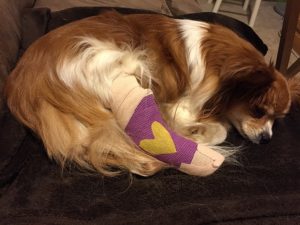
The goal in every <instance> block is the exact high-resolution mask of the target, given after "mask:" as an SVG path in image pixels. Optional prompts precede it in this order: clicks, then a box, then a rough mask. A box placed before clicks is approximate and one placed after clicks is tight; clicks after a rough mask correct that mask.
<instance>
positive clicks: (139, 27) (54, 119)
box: [6, 12, 300, 176]
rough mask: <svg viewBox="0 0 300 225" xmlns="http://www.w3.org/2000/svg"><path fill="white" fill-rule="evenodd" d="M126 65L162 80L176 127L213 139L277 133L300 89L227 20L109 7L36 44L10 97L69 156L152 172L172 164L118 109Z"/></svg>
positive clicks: (50, 144)
mask: <svg viewBox="0 0 300 225" xmlns="http://www.w3.org/2000/svg"><path fill="white" fill-rule="evenodd" d="M122 74H133V75H135V76H136V78H137V79H138V80H139V83H140V85H141V86H143V87H145V88H151V89H152V91H153V93H154V95H155V97H156V100H157V101H158V104H159V106H160V110H161V113H162V115H163V117H164V119H165V120H166V122H167V123H168V124H169V126H170V127H172V129H174V130H175V131H176V132H178V133H179V134H181V135H183V136H185V137H187V138H189V139H192V140H194V141H196V142H197V143H203V144H207V145H210V146H213V145H217V144H220V143H222V142H223V141H224V140H225V138H226V136H227V131H228V129H229V128H230V127H231V125H233V126H234V127H235V128H236V129H237V130H238V131H239V132H240V133H241V135H243V136H244V137H245V138H248V139H250V140H251V141H252V142H255V143H265V142H267V141H268V140H270V138H271V137H272V125H273V122H274V120H275V119H276V118H279V117H284V116H285V115H286V114H287V113H288V112H289V108H290V105H291V93H293V94H294V95H299V93H300V92H299V89H300V88H299V85H296V84H295V82H294V83H293V82H291V83H292V84H291V85H290V87H293V91H290V88H289V85H288V82H287V80H286V79H285V78H284V77H283V75H282V74H280V73H279V72H278V71H277V70H276V69H274V67H273V66H272V65H269V64H267V63H266V62H265V60H264V57H263V55H262V54H261V53H260V52H258V51H257V50H256V49H255V48H254V47H253V46H252V45H251V44H250V43H248V42H247V41H245V40H244V39H242V38H240V37H239V36H238V35H237V34H236V33H234V32H233V31H231V30H229V29H227V28H225V27H223V26H219V25H213V24H208V23H204V22H198V21H192V20H184V19H173V18H168V17H165V16H162V15H147V14H145V15H143V14H140V15H121V14H118V13H115V12H108V13H104V14H102V15H99V16H94V17H90V18H86V19H83V20H80V21H76V22H73V23H70V24H67V25H65V26H63V27H60V28H58V29H56V30H54V31H52V32H50V33H48V34H46V35H45V36H43V37H42V38H40V39H39V40H37V41H36V42H35V43H34V44H33V45H32V46H30V47H29V49H28V50H27V51H26V52H25V54H24V55H23V57H22V58H21V59H20V61H19V63H18V65H17V66H16V68H15V69H14V70H13V72H12V74H11V75H10V76H9V78H8V81H7V85H6V95H7V101H8V106H9V108H10V110H11V112H12V113H13V114H14V115H15V116H16V117H17V118H18V119H19V120H20V121H21V122H22V123H24V124H25V125H26V126H28V127H29V128H31V129H32V130H33V131H34V132H36V133H37V134H38V135H39V136H40V137H41V139H42V140H43V142H44V144H45V147H46V149H47V152H48V154H49V156H50V157H51V158H54V159H55V160H57V161H59V162H61V163H62V164H63V163H64V162H65V161H73V162H75V163H77V164H79V165H80V166H83V167H85V168H90V169H95V170H97V171H99V172H101V173H103V174H105V175H115V174H116V173H117V172H116V171H111V170H110V168H111V167H118V168H122V169H126V170H129V171H131V172H133V173H136V174H141V175H144V176H147V175H151V174H153V173H155V172H156V171H158V170H160V169H162V168H164V167H165V166H166V165H165V164H163V163H162V162H160V161H158V160H157V159H154V158H152V157H151V156H148V155H146V154H144V153H143V152H141V151H138V150H137V149H136V147H135V146H134V145H133V144H132V141H131V140H130V139H129V137H128V136H127V135H126V134H125V133H124V131H123V130H122V129H121V128H120V127H119V126H118V123H117V122H116V120H115V118H114V115H113V113H112V112H111V109H110V101H111V84H112V81H113V80H114V79H115V78H116V77H118V76H121V75H122Z"/></svg>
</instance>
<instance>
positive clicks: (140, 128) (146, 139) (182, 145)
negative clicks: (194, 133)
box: [125, 95, 197, 167]
mask: <svg viewBox="0 0 300 225" xmlns="http://www.w3.org/2000/svg"><path fill="white" fill-rule="evenodd" d="M125 132H126V133H127V134H128V135H129V136H130V137H131V138H132V140H133V141H134V142H135V144H136V145H137V146H139V148H140V149H142V150H143V151H145V152H147V153H148V154H150V155H152V156H153V157H155V158H157V159H159V160H160V161H163V162H165V163H168V164H170V165H172V166H176V167H179V166H180V164H181V163H186V164H190V163H191V161H192V159H193V157H194V154H195V152H196V150H197V144H196V143H195V142H193V141H190V140H188V139H186V138H184V137H181V136H179V135H177V134H176V133H174V132H173V131H171V130H170V129H169V128H168V126H167V125H166V123H165V122H164V121H163V119H162V117H161V115H160V112H159V109H158V106H157V104H156V103H155V100H154V96H153V95H148V96H146V97H144V98H143V99H142V101H141V102H140V103H139V105H138V106H137V108H136V109H135V112H134V113H133V115H132V117H131V118H130V120H129V122H128V124H127V126H126V128H125ZM149 148H151V149H152V150H153V151H155V154H154V153H153V151H149ZM153 148H155V149H153ZM159 148H161V149H159ZM173 150H174V151H173Z"/></svg>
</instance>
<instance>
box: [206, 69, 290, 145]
mask: <svg viewBox="0 0 300 225" xmlns="http://www.w3.org/2000/svg"><path fill="white" fill-rule="evenodd" d="M210 101H211V102H210ZM210 101H209V102H208V104H210V105H215V106H214V107H212V108H213V110H216V112H217V114H219V115H225V119H227V120H228V121H229V122H230V123H231V124H232V125H233V126H234V127H235V128H236V129H237V130H238V131H239V133H240V134H241V135H242V136H244V137H245V138H247V139H249V140H251V141H252V142H254V143H257V144H263V143H267V142H269V141H270V139H271V137H272V134H273V132H272V127H273V123H274V121H275V120H276V119H277V118H282V117H284V116H285V115H286V114H287V113H288V111H289V108H290V105H291V95H290V91H289V87H288V83H287V80H286V79H285V77H284V76H283V75H282V74H281V73H279V72H278V71H277V70H276V69H275V68H274V67H273V65H269V66H268V65H266V64H260V63H259V64H255V63H254V64H248V65H247V66H240V67H239V68H238V69H237V70H235V69H234V68H230V74H226V75H225V74H224V75H223V76H221V82H220V88H219V91H218V92H217V93H216V95H215V97H213V98H212V99H211V100H210Z"/></svg>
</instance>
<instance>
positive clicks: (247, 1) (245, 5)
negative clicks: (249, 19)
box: [243, 0, 250, 11]
mask: <svg viewBox="0 0 300 225" xmlns="http://www.w3.org/2000/svg"><path fill="white" fill-rule="evenodd" d="M249 2H250V0H245V1H244V4H243V10H245V11H246V10H247V9H248V6H249Z"/></svg>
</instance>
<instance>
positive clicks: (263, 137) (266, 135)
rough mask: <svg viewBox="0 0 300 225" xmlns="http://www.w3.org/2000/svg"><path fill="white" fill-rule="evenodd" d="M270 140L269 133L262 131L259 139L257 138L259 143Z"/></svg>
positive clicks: (265, 142)
mask: <svg viewBox="0 0 300 225" xmlns="http://www.w3.org/2000/svg"><path fill="white" fill-rule="evenodd" d="M270 140H271V135H270V134H269V133H267V132H263V133H262V134H261V135H260V140H259V143H260V144H267V143H269V142H270Z"/></svg>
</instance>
